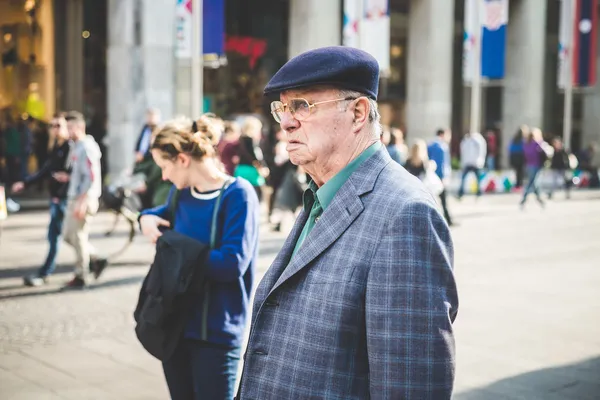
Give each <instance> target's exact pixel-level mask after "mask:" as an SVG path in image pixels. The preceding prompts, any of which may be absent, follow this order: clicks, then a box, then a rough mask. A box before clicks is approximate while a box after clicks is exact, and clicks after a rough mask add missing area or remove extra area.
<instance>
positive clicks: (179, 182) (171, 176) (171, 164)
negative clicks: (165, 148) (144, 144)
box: [152, 149, 191, 190]
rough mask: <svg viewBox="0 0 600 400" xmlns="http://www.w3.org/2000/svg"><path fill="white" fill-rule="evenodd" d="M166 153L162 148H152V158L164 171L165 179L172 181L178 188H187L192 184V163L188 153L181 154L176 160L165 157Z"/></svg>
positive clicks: (163, 176)
mask: <svg viewBox="0 0 600 400" xmlns="http://www.w3.org/2000/svg"><path fill="white" fill-rule="evenodd" d="M163 155H164V153H162V152H161V151H160V150H157V149H153V150H152V158H153V159H154V162H155V163H156V165H158V166H159V167H160V169H161V171H162V179H163V181H170V182H172V183H173V184H174V185H175V186H176V187H177V189H180V190H181V189H185V188H186V187H189V186H190V182H189V179H190V173H189V171H190V168H189V166H190V163H191V158H190V156H188V155H187V154H179V155H178V156H177V158H175V159H174V160H170V159H166V158H163Z"/></svg>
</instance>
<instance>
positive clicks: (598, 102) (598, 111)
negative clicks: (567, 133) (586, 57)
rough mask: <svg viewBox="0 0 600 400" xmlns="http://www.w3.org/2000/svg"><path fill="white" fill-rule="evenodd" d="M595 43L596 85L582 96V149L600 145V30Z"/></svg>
mask: <svg viewBox="0 0 600 400" xmlns="http://www.w3.org/2000/svg"><path fill="white" fill-rule="evenodd" d="M596 43H597V44H598V49H597V53H596V57H597V60H596V85H595V86H594V87H593V88H591V89H589V92H586V93H585V94H584V95H583V127H582V128H583V129H582V138H581V139H582V140H581V145H582V147H584V146H586V145H588V144H590V143H592V142H596V143H597V144H599V145H600V29H598V40H597V41H596Z"/></svg>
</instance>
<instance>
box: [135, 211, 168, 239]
mask: <svg viewBox="0 0 600 400" xmlns="http://www.w3.org/2000/svg"><path fill="white" fill-rule="evenodd" d="M140 226H141V228H142V233H143V234H144V236H146V237H147V238H148V239H150V241H151V242H152V243H156V241H157V240H158V238H159V237H161V236H162V232H161V231H160V230H159V229H158V228H159V227H160V226H164V227H167V228H169V227H171V223H170V222H169V221H167V220H166V219H162V218H160V217H157V216H156V215H144V216H142V217H141V218H140Z"/></svg>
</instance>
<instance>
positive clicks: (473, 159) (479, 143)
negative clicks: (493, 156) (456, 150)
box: [458, 132, 487, 199]
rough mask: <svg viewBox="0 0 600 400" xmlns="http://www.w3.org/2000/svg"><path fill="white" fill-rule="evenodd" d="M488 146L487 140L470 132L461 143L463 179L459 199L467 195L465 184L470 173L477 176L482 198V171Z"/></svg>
mask: <svg viewBox="0 0 600 400" xmlns="http://www.w3.org/2000/svg"><path fill="white" fill-rule="evenodd" d="M486 154H487V146H486V143H485V139H484V138H483V136H482V135H481V133H479V132H468V133H467V134H465V136H464V137H463V139H462V141H461V142H460V163H461V165H462V177H461V179H460V188H459V189H458V198H459V199H460V198H462V197H463V195H464V193H465V183H466V179H467V176H468V175H469V174H470V173H473V174H475V182H476V183H477V196H481V182H480V179H481V169H482V168H483V167H484V166H485V155H486Z"/></svg>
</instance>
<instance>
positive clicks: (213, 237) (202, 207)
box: [140, 120, 260, 399]
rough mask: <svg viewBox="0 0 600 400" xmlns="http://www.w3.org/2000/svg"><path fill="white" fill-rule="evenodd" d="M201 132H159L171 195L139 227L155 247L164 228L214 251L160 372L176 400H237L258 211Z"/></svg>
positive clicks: (209, 135) (185, 127)
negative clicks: (173, 346) (202, 280)
mask: <svg viewBox="0 0 600 400" xmlns="http://www.w3.org/2000/svg"><path fill="white" fill-rule="evenodd" d="M199 128H200V129H199V131H198V132H196V133H194V132H193V131H192V129H191V121H186V120H176V121H171V122H168V123H166V124H165V125H163V126H162V127H160V128H159V129H158V130H157V131H155V133H154V135H153V141H152V145H151V153H152V156H153V158H154V160H155V161H156V163H157V164H158V165H159V166H160V168H161V170H162V171H163V179H168V180H169V181H171V182H173V185H174V188H173V190H172V194H171V196H170V197H169V200H168V202H167V204H165V205H162V206H159V207H157V208H154V209H151V210H146V211H144V212H142V214H141V218H140V225H141V228H142V232H143V233H144V235H145V236H147V237H148V238H150V240H151V241H152V242H153V243H155V242H156V241H157V240H158V238H159V237H160V236H161V231H160V229H159V228H171V229H173V230H174V231H175V232H177V233H180V234H182V235H185V236H188V237H191V238H192V239H195V240H197V241H198V242H200V243H203V244H207V245H208V244H211V248H212V249H211V251H210V254H209V256H208V259H207V260H206V264H205V266H204V267H203V266H198V268H204V269H205V271H206V272H205V276H206V284H205V286H204V287H202V288H201V290H200V291H199V292H198V293H193V294H191V296H192V297H190V300H191V303H190V304H189V306H190V308H189V310H190V311H189V317H187V322H186V325H185V328H184V334H183V336H182V337H181V339H180V340H179V342H178V343H177V344H176V348H175V352H174V354H173V355H172V356H171V357H170V358H169V359H168V360H163V370H164V373H165V377H166V380H167V385H168V386H169V392H170V394H171V398H173V399H232V398H233V396H234V390H235V382H236V377H237V372H238V364H239V360H240V353H241V346H242V343H243V340H244V330H245V328H246V322H247V318H248V317H249V311H250V309H249V301H250V294H251V292H252V285H253V280H254V276H255V273H256V263H257V258H258V230H259V226H258V224H259V219H260V216H259V203H258V198H257V196H256V192H255V191H254V189H253V188H252V186H251V185H250V184H249V183H248V182H247V181H246V180H244V179H239V178H238V179H233V178H232V177H231V176H229V175H227V174H226V173H225V172H223V170H222V169H221V163H220V161H219V159H218V155H217V154H216V151H215V146H216V145H217V142H218V136H220V132H219V133H218V134H217V132H215V131H214V130H213V129H212V127H211V126H210V125H206V126H205V128H206V129H202V127H199ZM173 202H175V203H173ZM169 210H173V211H172V212H173V213H172V215H170V211H169ZM215 212H216V219H215V220H214V222H215V225H214V226H213V215H215V214H214V213H215ZM170 218H174V221H175V222H174V226H170V222H169V221H168V219H170ZM186 306H187V304H186Z"/></svg>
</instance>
